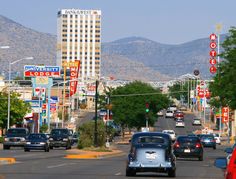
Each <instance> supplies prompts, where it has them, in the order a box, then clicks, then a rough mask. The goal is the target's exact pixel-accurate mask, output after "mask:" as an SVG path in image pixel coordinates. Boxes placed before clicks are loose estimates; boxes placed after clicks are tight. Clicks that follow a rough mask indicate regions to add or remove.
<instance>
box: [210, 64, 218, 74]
mask: <svg viewBox="0 0 236 179" xmlns="http://www.w3.org/2000/svg"><path fill="white" fill-rule="evenodd" d="M216 70H217V69H216V67H215V66H214V65H212V66H211V67H210V72H211V73H212V74H214V73H216Z"/></svg>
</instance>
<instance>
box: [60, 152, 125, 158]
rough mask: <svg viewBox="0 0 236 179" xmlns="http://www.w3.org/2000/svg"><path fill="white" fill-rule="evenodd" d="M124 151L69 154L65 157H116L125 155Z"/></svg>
mask: <svg viewBox="0 0 236 179" xmlns="http://www.w3.org/2000/svg"><path fill="white" fill-rule="evenodd" d="M123 154H124V152H116V153H110V154H109V153H108V154H90V153H88V154H68V155H66V156H65V157H64V158H66V159H102V158H108V157H116V156H121V155H123Z"/></svg>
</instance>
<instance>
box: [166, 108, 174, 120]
mask: <svg viewBox="0 0 236 179" xmlns="http://www.w3.org/2000/svg"><path fill="white" fill-rule="evenodd" d="M165 117H166V118H173V117H174V111H170V110H167V111H166V116H165Z"/></svg>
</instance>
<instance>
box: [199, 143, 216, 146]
mask: <svg viewBox="0 0 236 179" xmlns="http://www.w3.org/2000/svg"><path fill="white" fill-rule="evenodd" d="M202 145H203V146H204V147H215V146H216V143H215V142H202Z"/></svg>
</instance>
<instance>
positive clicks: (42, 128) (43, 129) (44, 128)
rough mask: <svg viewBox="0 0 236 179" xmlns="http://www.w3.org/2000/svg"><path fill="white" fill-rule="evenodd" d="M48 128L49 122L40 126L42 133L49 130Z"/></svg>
mask: <svg viewBox="0 0 236 179" xmlns="http://www.w3.org/2000/svg"><path fill="white" fill-rule="evenodd" d="M47 130H48V125H47V124H43V125H42V126H41V127H40V132H41V133H45V132H47Z"/></svg>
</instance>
